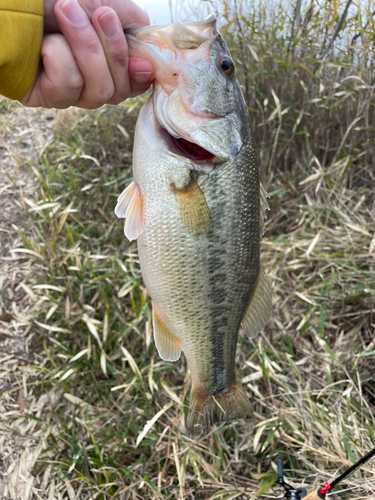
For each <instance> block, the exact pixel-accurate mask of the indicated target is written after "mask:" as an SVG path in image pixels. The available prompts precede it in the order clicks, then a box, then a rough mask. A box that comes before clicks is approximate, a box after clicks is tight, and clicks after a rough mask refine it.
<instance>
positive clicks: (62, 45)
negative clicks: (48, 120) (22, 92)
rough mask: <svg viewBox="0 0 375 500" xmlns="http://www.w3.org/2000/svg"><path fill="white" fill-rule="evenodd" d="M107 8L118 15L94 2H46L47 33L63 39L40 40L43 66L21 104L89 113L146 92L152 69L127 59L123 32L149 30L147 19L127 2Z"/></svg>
mask: <svg viewBox="0 0 375 500" xmlns="http://www.w3.org/2000/svg"><path fill="white" fill-rule="evenodd" d="M106 3H107V4H108V5H109V4H112V6H113V7H114V8H116V11H115V10H113V9H112V8H111V7H110V6H104V7H100V6H99V7H98V5H99V4H100V2H99V1H98V0H79V2H77V0H57V1H56V0H45V28H46V29H48V30H49V31H51V30H52V31H58V30H61V33H62V34H60V33H51V34H47V35H46V36H45V37H44V39H43V43H42V49H41V62H42V65H41V68H40V71H39V72H38V75H37V77H36V79H35V81H34V84H33V86H32V88H31V89H30V90H29V92H28V93H27V94H26V96H24V97H23V98H22V99H21V103H22V104H24V105H25V106H31V107H38V106H43V107H48V108H52V107H54V108H67V107H69V106H77V107H82V108H87V109H92V108H97V107H100V106H102V105H103V104H105V103H108V104H118V103H119V102H121V101H123V100H124V99H126V98H128V97H133V96H135V95H138V94H141V93H143V92H145V90H147V88H148V87H149V86H150V84H151V82H152V80H153V78H154V69H153V66H152V65H151V63H150V62H148V61H145V60H144V59H139V58H130V59H129V56H128V48H127V44H126V40H125V36H124V34H123V31H122V30H123V28H129V27H137V26H144V25H148V24H149V19H148V16H147V14H146V13H145V12H144V11H143V10H141V9H140V8H139V7H138V6H137V5H135V4H134V3H133V2H132V1H131V0H106ZM96 7H98V8H96ZM90 19H91V23H90Z"/></svg>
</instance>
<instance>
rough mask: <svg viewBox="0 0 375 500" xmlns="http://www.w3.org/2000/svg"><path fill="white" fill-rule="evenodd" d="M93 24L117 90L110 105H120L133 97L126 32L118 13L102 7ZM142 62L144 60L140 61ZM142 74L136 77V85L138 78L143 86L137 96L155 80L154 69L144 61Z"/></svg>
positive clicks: (93, 19) (94, 16)
mask: <svg viewBox="0 0 375 500" xmlns="http://www.w3.org/2000/svg"><path fill="white" fill-rule="evenodd" d="M92 24H93V26H94V27H95V29H96V31H97V33H98V35H99V38H100V41H101V42H102V46H103V49H104V53H105V56H106V58H107V64H108V67H109V70H110V72H111V75H112V80H113V83H114V86H115V90H114V93H113V96H112V98H111V99H110V100H109V101H108V103H109V104H118V103H119V102H121V101H123V100H124V99H127V98H128V97H129V96H130V95H133V92H132V85H131V82H130V78H129V73H128V60H129V57H128V46H127V43H126V40H125V36H124V32H123V30H122V26H121V24H120V21H119V19H118V17H117V15H116V12H115V11H114V10H112V9H110V8H109V7H100V8H99V9H97V10H96V11H95V12H94V15H93V18H92ZM140 61H142V60H140ZM139 66H140V70H141V71H142V72H141V73H137V74H136V75H134V78H135V81H134V84H136V81H137V78H138V79H139V80H138V81H139V83H141V86H140V88H139V90H138V92H136V93H137V94H139V93H141V92H144V91H145V90H147V88H148V87H149V86H150V84H151V82H152V80H153V78H154V68H153V66H152V64H151V63H149V62H148V61H143V65H142V63H141V64H140V65H139Z"/></svg>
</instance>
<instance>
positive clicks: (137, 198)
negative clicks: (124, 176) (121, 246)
mask: <svg viewBox="0 0 375 500" xmlns="http://www.w3.org/2000/svg"><path fill="white" fill-rule="evenodd" d="M115 214H116V215H117V217H119V218H124V217H125V218H126V221H125V228H124V233H125V236H126V237H127V238H128V240H130V241H132V240H136V239H137V238H138V236H140V235H141V234H142V232H143V199H142V193H141V190H140V189H139V186H138V185H137V184H135V182H134V181H133V182H131V183H130V184H129V186H128V187H127V188H126V189H125V190H124V191H123V192H122V193H121V194H120V196H119V197H118V199H117V205H116V208H115Z"/></svg>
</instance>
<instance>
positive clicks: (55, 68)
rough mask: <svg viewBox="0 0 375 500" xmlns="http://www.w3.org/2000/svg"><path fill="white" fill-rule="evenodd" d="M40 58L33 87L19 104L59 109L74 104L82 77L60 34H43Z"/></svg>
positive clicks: (77, 97)
mask: <svg viewBox="0 0 375 500" xmlns="http://www.w3.org/2000/svg"><path fill="white" fill-rule="evenodd" d="M56 54H58V57H57V56H56ZM41 58H42V65H41V69H40V71H39V73H38V75H37V77H36V79H35V81H34V84H33V86H32V87H31V89H30V90H29V92H28V93H27V94H26V96H24V98H23V99H22V100H21V102H22V104H23V105H24V106H30V107H39V106H43V107H44V108H59V109H64V108H68V107H69V106H74V105H75V103H76V102H77V101H78V99H79V97H80V95H81V92H82V89H83V85H84V80H83V77H82V75H81V72H80V70H79V68H78V66H77V63H76V60H75V59H74V56H73V54H72V51H71V49H70V47H69V44H68V43H67V41H66V39H65V38H64V36H63V35H59V34H55V35H48V36H45V37H44V38H43V43H42V48H41Z"/></svg>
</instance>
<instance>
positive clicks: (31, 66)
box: [0, 0, 43, 99]
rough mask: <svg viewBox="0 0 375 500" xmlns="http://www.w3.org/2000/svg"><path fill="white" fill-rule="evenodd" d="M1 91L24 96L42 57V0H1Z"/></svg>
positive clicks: (6, 94)
mask: <svg viewBox="0 0 375 500" xmlns="http://www.w3.org/2000/svg"><path fill="white" fill-rule="evenodd" d="M0 26H1V29H0V94H2V95H5V96H6V97H10V98H11V99H21V98H22V97H23V96H24V95H25V94H26V93H27V91H28V90H29V89H30V87H31V85H32V83H33V81H34V79H35V76H36V73H37V71H38V65H39V60H40V48H41V45H42V38H43V0H0Z"/></svg>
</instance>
